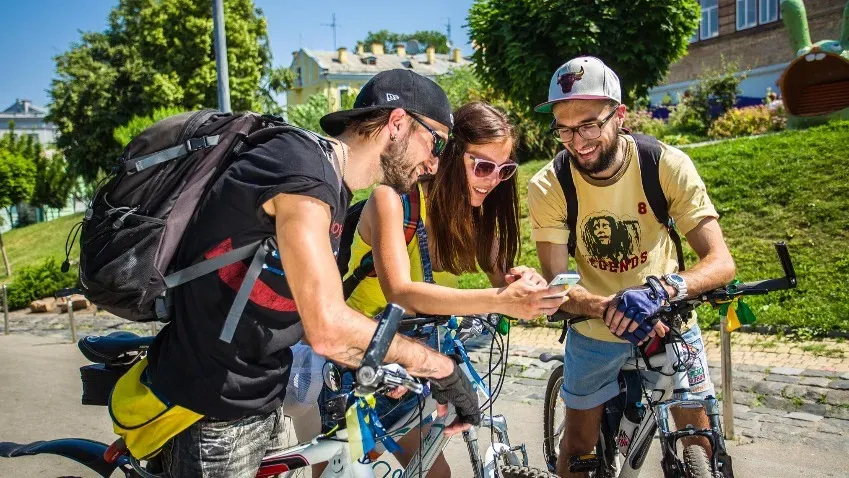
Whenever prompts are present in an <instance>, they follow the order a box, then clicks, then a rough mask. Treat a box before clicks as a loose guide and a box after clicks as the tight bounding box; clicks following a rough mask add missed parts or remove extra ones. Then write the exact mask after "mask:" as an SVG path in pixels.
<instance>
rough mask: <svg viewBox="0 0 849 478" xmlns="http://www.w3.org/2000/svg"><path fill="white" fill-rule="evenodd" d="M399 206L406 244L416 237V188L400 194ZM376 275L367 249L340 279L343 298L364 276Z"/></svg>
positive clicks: (372, 257) (417, 203)
mask: <svg viewBox="0 0 849 478" xmlns="http://www.w3.org/2000/svg"><path fill="white" fill-rule="evenodd" d="M401 206H402V208H403V210H404V241H405V243H406V244H410V243H411V242H413V239H414V238H415V237H416V227H417V225H418V223H419V214H420V212H421V209H420V203H419V190H418V188H416V189H415V191H413V192H411V193H409V194H402V195H401ZM354 227H356V225H355V226H354ZM376 275H377V274H376V273H375V270H374V255H373V253H372V251H368V252H367V253H365V254H364V255H363V257H362V258H361V259H360V263H359V265H358V266H357V267H356V269H354V270H353V271H352V272H351V275H349V276H348V277H347V278H346V279H345V280H343V281H342V291H343V293H344V295H345V298H346V299H347V298H348V297H350V296H351V294H353V293H354V289H356V288H357V286H358V285H359V284H360V282H362V280H363V279H365V278H366V277H376Z"/></svg>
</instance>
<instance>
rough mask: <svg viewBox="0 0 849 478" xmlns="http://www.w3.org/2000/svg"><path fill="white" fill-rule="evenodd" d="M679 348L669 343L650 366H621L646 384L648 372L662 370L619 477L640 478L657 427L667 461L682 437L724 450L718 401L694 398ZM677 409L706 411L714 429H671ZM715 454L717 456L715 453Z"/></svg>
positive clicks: (639, 363) (634, 362) (634, 363)
mask: <svg viewBox="0 0 849 478" xmlns="http://www.w3.org/2000/svg"><path fill="white" fill-rule="evenodd" d="M680 346H681V343H680V342H673V343H667V344H665V353H664V354H658V355H655V356H653V357H650V358H649V361H648V364H646V361H645V360H644V359H641V358H638V359H632V360H630V361H629V362H628V363H626V364H625V365H624V366H623V367H622V371H631V370H637V371H639V372H640V373H641V375H642V378H643V380H644V381H645V380H646V372H652V371H656V370H658V369H659V370H660V373H659V374H658V375H659V377H658V379H657V380H656V381H655V382H653V387H652V390H651V394H650V406H649V407H646V414H645V415H644V416H643V420H642V422H641V423H640V425H639V426H638V427H637V430H636V431H635V432H634V438H633V439H632V441H631V446H630V448H629V449H628V455H627V456H626V457H625V461H624V464H623V466H622V467H621V470H618V471H619V473H618V476H619V477H620V478H637V477H638V476H639V475H640V469H641V468H642V466H643V463H644V462H645V458H646V456H647V455H648V452H649V449H650V448H651V444H652V439H653V438H654V434H655V432H656V431H657V429H658V427H660V444H661V448H662V453H663V455H664V460H665V459H667V458H671V457H674V456H675V454H676V453H675V443H676V442H677V440H678V439H679V438H681V437H683V436H695V435H701V436H706V437H707V438H708V440H710V443H711V448H712V449H714V450H717V449H720V450H722V451H724V450H725V442H724V440H723V439H722V429H721V425H720V422H719V410H718V406H717V401H716V399H715V398H708V399H694V398H691V396H690V393H689V382H688V379H687V364H684V363H681V362H680V359H679V357H681V356H682V351H681V350H680ZM676 349H677V350H676ZM647 365H648V366H647ZM676 407H683V408H701V409H703V410H704V411H705V413H706V414H707V416H708V420H709V422H710V426H711V428H710V429H708V430H691V429H687V430H684V431H681V430H677V431H673V430H672V428H671V427H670V423H669V418H670V413H671V410H672V409H674V408H676ZM670 455H671V456H670ZM713 455H714V457H716V453H714V454H713ZM676 459H677V458H676ZM714 462H715V458H714ZM715 464H716V463H714V465H715ZM614 465H615V464H614Z"/></svg>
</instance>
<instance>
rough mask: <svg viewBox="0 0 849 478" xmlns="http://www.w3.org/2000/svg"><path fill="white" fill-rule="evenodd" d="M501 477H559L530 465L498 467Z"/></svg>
mask: <svg viewBox="0 0 849 478" xmlns="http://www.w3.org/2000/svg"><path fill="white" fill-rule="evenodd" d="M498 472H499V473H500V474H501V478H558V477H557V475H555V474H554V473H549V472H548V470H540V469H539V468H531V467H528V466H502V467H501V468H499V469H498Z"/></svg>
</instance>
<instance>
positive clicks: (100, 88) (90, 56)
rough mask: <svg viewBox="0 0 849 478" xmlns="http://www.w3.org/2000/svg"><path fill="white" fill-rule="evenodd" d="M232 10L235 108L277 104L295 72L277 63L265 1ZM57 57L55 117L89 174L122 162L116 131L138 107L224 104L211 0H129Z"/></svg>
mask: <svg viewBox="0 0 849 478" xmlns="http://www.w3.org/2000/svg"><path fill="white" fill-rule="evenodd" d="M224 15H225V22H226V34H227V61H228V65H229V72H230V100H231V104H232V107H233V109H234V110H236V111H239V110H254V111H269V110H273V109H274V101H273V98H272V96H271V95H272V93H277V92H279V91H280V89H282V88H283V87H284V86H286V85H287V82H286V78H287V76H286V73H282V72H281V70H274V69H272V67H271V50H270V47H269V43H268V34H267V26H266V20H265V18H264V17H263V14H262V11H261V10H259V9H256V8H254V5H253V1H252V0H225V1H224ZM55 61H56V72H57V77H56V78H55V79H54V80H53V83H52V86H51V89H50V96H51V98H52V104H51V113H50V118H49V119H50V121H52V122H54V123H55V124H56V125H57V126H58V127H59V131H60V132H61V135H60V136H59V138H58V139H57V146H58V147H59V148H60V149H61V150H62V151H63V152H64V153H65V157H66V158H67V161H68V163H69V166H70V169H71V170H72V172H73V173H76V174H81V175H82V176H83V177H84V179H86V180H89V181H90V180H92V179H93V178H94V177H95V176H96V175H97V171H98V170H99V169H105V170H108V169H109V168H110V167H111V166H112V164H113V163H114V162H115V160H116V159H117V157H118V155H119V154H120V150H121V146H120V145H119V144H118V143H117V142H116V141H113V139H112V133H113V131H114V130H115V128H117V127H119V126H122V125H124V124H126V123H127V122H128V121H129V120H130V119H131V118H132V117H134V116H137V115H149V114H151V113H152V112H153V111H154V110H155V109H157V108H161V107H179V108H182V109H184V110H192V109H199V108H215V107H217V105H218V100H217V77H216V70H215V54H214V48H213V39H212V9H211V4H210V2H198V1H194V0H167V1H166V0H120V1H119V3H118V6H116V7H115V8H113V9H112V11H111V13H110V14H109V22H108V27H107V29H106V30H105V31H103V32H84V33H82V34H81V39H80V41H79V42H78V43H76V44H74V45H73V46H72V48H71V49H70V50H69V51H67V52H65V53H63V54H61V55H59V56H57V57H56V58H55ZM277 108H278V109H279V107H277Z"/></svg>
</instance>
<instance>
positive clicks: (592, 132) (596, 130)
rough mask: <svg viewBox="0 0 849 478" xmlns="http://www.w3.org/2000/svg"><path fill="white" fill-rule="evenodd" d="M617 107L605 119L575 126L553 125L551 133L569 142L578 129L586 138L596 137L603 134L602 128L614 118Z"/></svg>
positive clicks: (562, 140)
mask: <svg viewBox="0 0 849 478" xmlns="http://www.w3.org/2000/svg"><path fill="white" fill-rule="evenodd" d="M617 109H618V107H617V108H613V111H611V112H610V114H608V115H607V116H606V117H605V118H604V119H603V120H601V121H595V122H592V123H584V124H582V125H579V126H576V127H574V128H570V127H568V126H557V127H555V126H553V125H552V127H551V133H552V134H554V137H555V138H556V139H557V140H558V141H560V142H561V143H568V142H569V141H572V138H574V137H575V132H576V131H577V132H578V134H579V135H581V137H582V138H584V139H596V138H598V137H599V136H601V129H602V128H603V127H604V125H605V124H607V122H608V121H610V118H613V115H614V114H615V113H616V110H617Z"/></svg>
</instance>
